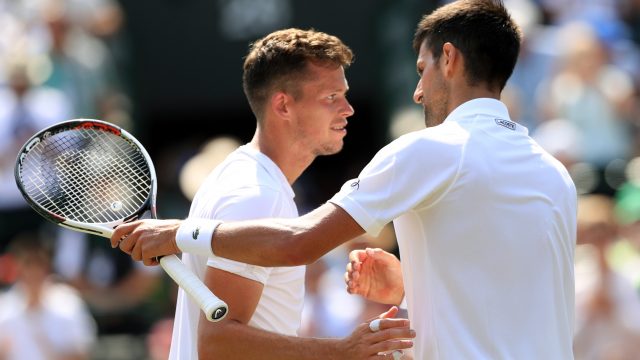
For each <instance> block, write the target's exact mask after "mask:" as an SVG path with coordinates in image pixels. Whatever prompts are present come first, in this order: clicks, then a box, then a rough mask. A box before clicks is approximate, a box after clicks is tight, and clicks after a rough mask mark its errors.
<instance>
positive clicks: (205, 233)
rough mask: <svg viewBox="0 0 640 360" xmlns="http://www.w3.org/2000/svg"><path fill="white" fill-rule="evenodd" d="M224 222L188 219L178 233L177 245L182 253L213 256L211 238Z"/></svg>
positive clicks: (183, 222) (181, 225)
mask: <svg viewBox="0 0 640 360" xmlns="http://www.w3.org/2000/svg"><path fill="white" fill-rule="evenodd" d="M221 223H222V222H221V221H218V220H211V219H186V220H184V221H182V224H180V227H179V228H178V232H177V233H176V245H177V246H178V249H180V251H182V252H186V253H190V254H198V255H206V256H213V249H211V238H212V236H213V232H214V231H215V230H216V228H217V227H218V225H220V224H221Z"/></svg>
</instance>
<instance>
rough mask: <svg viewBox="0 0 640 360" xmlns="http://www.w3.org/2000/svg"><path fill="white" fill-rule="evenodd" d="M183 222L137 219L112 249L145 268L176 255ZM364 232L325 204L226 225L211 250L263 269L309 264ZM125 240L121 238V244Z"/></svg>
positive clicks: (119, 230) (115, 239) (115, 238)
mask: <svg viewBox="0 0 640 360" xmlns="http://www.w3.org/2000/svg"><path fill="white" fill-rule="evenodd" d="M180 223H181V221H179V220H152V219H148V220H138V221H134V222H131V223H127V224H123V225H120V226H118V227H117V228H116V229H115V231H114V233H113V236H112V237H111V246H113V247H116V246H119V247H120V249H121V250H122V251H124V252H126V253H127V254H130V255H131V256H132V257H133V259H134V260H143V261H144V263H145V264H146V265H154V264H157V260H156V257H158V256H164V255H170V254H177V253H179V252H180V250H179V249H178V247H177V246H176V240H175V237H176V232H177V230H178V227H179V226H180ZM363 233H364V230H363V229H362V228H361V227H360V225H358V223H357V222H356V221H355V220H353V218H352V217H351V216H350V215H349V214H348V213H347V212H346V211H344V210H343V209H342V208H340V207H338V206H337V205H334V204H331V203H326V204H324V205H322V206H320V207H319V208H317V209H316V210H314V211H312V212H310V213H308V214H306V215H304V216H301V217H298V218H293V219H263V220H249V221H240V222H228V223H222V224H220V226H218V228H217V229H216V231H215V233H214V235H213V239H212V248H213V252H214V253H215V254H216V255H217V256H221V257H225V258H228V259H232V260H236V261H241V262H244V263H248V264H254V265H260V266H293V265H302V264H310V263H312V262H314V261H316V260H317V259H319V258H320V257H321V256H322V255H324V254H326V253H327V252H329V251H330V250H332V249H334V248H335V247H337V246H338V245H340V244H342V243H344V242H346V241H348V240H351V239H353V238H355V237H357V236H359V235H362V234H363ZM121 239H122V240H121Z"/></svg>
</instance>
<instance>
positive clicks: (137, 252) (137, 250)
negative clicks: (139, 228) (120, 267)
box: [131, 242, 142, 261]
mask: <svg viewBox="0 0 640 360" xmlns="http://www.w3.org/2000/svg"><path fill="white" fill-rule="evenodd" d="M131 258H133V260H135V261H140V260H142V246H141V245H140V242H136V244H135V246H134V247H133V250H132V251H131Z"/></svg>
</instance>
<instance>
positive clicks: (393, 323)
mask: <svg viewBox="0 0 640 360" xmlns="http://www.w3.org/2000/svg"><path fill="white" fill-rule="evenodd" d="M373 321H377V322H378V326H377V327H378V329H379V331H380V332H381V331H383V330H388V329H395V328H407V329H408V328H409V325H410V322H409V319H402V318H392V319H386V318H385V319H382V318H377V319H373V320H372V321H371V322H373ZM371 322H369V323H371Z"/></svg>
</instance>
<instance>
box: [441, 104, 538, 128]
mask: <svg viewBox="0 0 640 360" xmlns="http://www.w3.org/2000/svg"><path fill="white" fill-rule="evenodd" d="M478 116H483V117H484V116H486V117H488V118H492V119H504V120H508V121H510V122H513V123H514V124H515V125H516V129H517V130H518V131H521V132H525V133H528V130H527V128H526V127H524V126H522V125H520V124H518V123H516V122H514V121H513V120H511V117H510V116H509V110H508V109H507V106H506V105H505V104H504V103H503V102H502V101H500V100H496V99H492V98H477V99H472V100H469V101H467V102H464V103H462V104H460V105H459V106H458V107H457V108H455V109H453V111H452V112H451V113H450V114H449V116H447V117H446V119H444V122H447V121H455V122H460V121H463V120H476V118H477V117H478Z"/></svg>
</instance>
